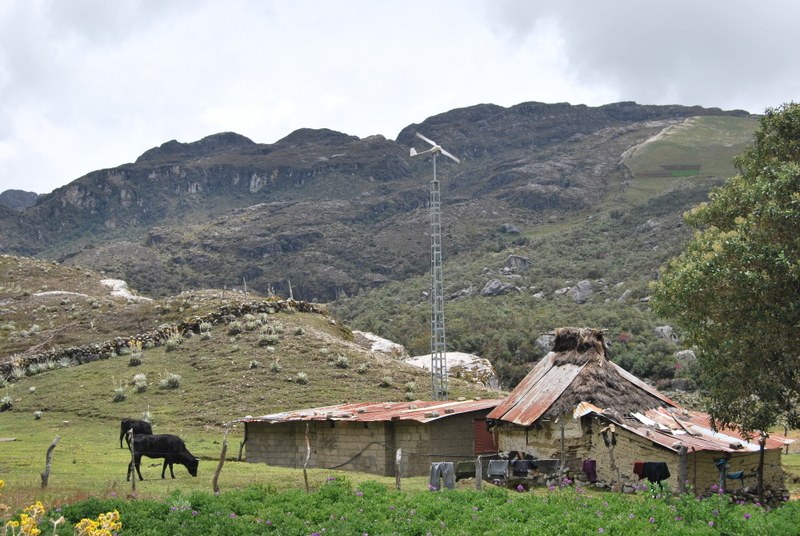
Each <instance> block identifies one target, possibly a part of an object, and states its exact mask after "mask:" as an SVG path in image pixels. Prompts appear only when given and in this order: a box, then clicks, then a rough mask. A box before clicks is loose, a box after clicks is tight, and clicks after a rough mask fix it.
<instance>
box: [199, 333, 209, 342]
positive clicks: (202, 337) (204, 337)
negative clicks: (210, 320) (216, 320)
mask: <svg viewBox="0 0 800 536" xmlns="http://www.w3.org/2000/svg"><path fill="white" fill-rule="evenodd" d="M210 338H211V332H210V331H203V332H202V333H200V340H201V341H207V340H209V339H210Z"/></svg>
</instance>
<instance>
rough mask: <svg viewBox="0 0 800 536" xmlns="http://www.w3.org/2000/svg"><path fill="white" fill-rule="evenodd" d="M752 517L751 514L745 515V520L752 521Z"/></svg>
mask: <svg viewBox="0 0 800 536" xmlns="http://www.w3.org/2000/svg"><path fill="white" fill-rule="evenodd" d="M751 517H753V516H751V515H750V514H745V515H744V518H745V519H750V518H751Z"/></svg>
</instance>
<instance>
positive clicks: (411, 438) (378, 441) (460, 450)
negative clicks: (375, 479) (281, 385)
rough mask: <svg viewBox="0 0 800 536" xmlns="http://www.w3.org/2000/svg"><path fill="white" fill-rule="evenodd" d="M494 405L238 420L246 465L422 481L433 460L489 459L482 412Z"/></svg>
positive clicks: (420, 404)
mask: <svg viewBox="0 0 800 536" xmlns="http://www.w3.org/2000/svg"><path fill="white" fill-rule="evenodd" d="M500 402H502V400H455V401H416V402H382V403H357V404H341V405H337V406H327V407H321V408H311V409H305V410H300V411H290V412H284V413H276V414H272V415H264V416H261V417H250V416H248V417H244V418H242V419H239V422H243V423H244V426H245V449H246V453H247V456H246V459H247V461H248V462H255V463H267V464H269V465H276V466H280V467H295V468H301V467H303V464H304V463H305V460H306V453H307V449H306V431H308V432H307V433H308V442H309V444H310V447H311V455H310V458H309V461H308V466H309V467H318V468H326V469H345V470H354V471H362V472H366V473H373V474H377V475H383V476H395V456H396V452H397V449H402V451H401V453H402V456H401V464H400V472H401V474H400V476H402V477H408V476H421V475H427V474H428V473H429V471H430V464H431V462H434V461H454V462H457V461H460V460H474V459H475V458H476V457H477V456H478V455H479V454H492V453H497V445H496V444H495V443H494V437H493V436H492V435H491V434H490V433H489V432H488V430H487V426H486V414H487V413H488V412H489V411H490V410H491V409H493V408H494V407H496V406H497V405H498V404H499V403H500Z"/></svg>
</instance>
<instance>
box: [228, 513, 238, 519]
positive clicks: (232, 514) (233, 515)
mask: <svg viewBox="0 0 800 536" xmlns="http://www.w3.org/2000/svg"><path fill="white" fill-rule="evenodd" d="M228 517H230V518H231V519H236V514H234V513H233V512H231V515H230V516H228Z"/></svg>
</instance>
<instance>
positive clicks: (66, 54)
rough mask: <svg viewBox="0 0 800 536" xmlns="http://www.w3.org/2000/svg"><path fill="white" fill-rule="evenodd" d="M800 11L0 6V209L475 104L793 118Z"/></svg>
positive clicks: (554, 4)
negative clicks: (181, 160) (154, 168)
mask: <svg viewBox="0 0 800 536" xmlns="http://www.w3.org/2000/svg"><path fill="white" fill-rule="evenodd" d="M798 21H800V2H798V1H797V0H759V1H744V0H719V1H714V0H706V1H701V0H670V1H664V0H659V1H648V0H602V1H600V0H587V1H577V0H576V1H572V2H568V1H566V0H552V1H551V0H541V1H536V0H443V1H435V0H428V1H415V0H397V1H394V0H384V1H378V0H314V1H312V0H291V1H290V0H284V1H269V0H0V191H3V190H6V189H11V188H15V189H23V190H28V191H35V192H38V193H47V192H50V191H52V190H53V189H55V188H57V187H59V186H62V185H64V184H67V183H69V182H71V181H73V180H75V179H77V178H78V177H81V176H82V175H85V174H86V173H89V172H90V171H93V170H97V169H103V168H110V167H115V166H118V165H120V164H123V163H126V162H133V161H134V160H135V159H136V158H137V157H138V156H139V155H140V154H141V153H143V152H144V151H146V150H147V149H150V148H152V147H155V146H158V145H161V144H162V143H164V142H166V141H169V140H172V139H176V140H178V141H181V142H191V141H196V140H198V139H200V138H202V137H204V136H207V135H210V134H214V133H217V132H224V131H234V132H238V133H239V134H242V135H245V136H247V137H249V138H250V139H252V140H253V141H256V142H259V143H273V142H275V141H277V140H279V139H280V138H282V137H284V136H286V135H287V134H289V133H290V132H292V131H294V130H296V129H298V128H302V127H311V128H330V129H333V130H338V131H341V132H345V133H347V134H354V135H356V136H359V137H365V136H369V135H372V134H382V135H383V136H385V137H387V138H390V139H394V138H395V137H396V136H397V134H398V133H399V131H400V130H401V129H402V128H403V127H405V126H407V125H409V124H411V123H419V122H421V121H423V120H424V119H426V118H427V117H430V116H432V115H435V114H438V113H442V112H446V111H448V110H452V109H454V108H460V107H464V106H471V105H474V104H479V103H494V104H499V105H502V106H511V105H514V104H518V103H520V102H527V101H541V102H569V103H572V104H588V105H590V106H599V105H602V104H607V103H610V102H618V101H636V102H639V103H641V104H686V105H695V104H697V105H701V106H708V107H719V108H723V109H744V110H748V111H750V112H753V113H761V112H763V111H764V109H765V108H767V107H773V106H778V105H780V104H782V103H784V102H789V101H795V102H797V101H800V61H799V60H798V58H800V31H798V29H797V28H798V26H797V24H798Z"/></svg>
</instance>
